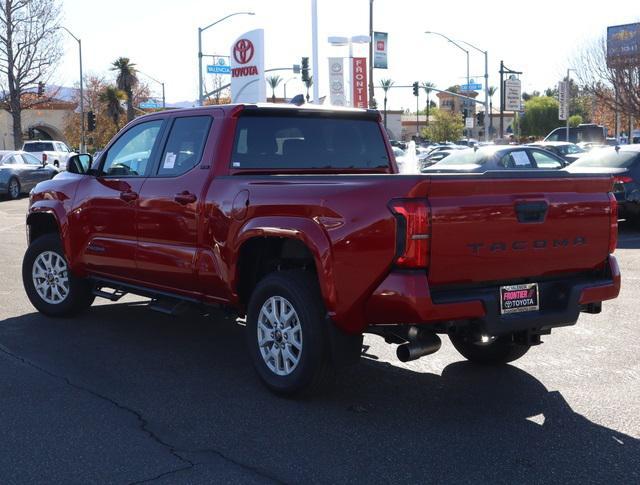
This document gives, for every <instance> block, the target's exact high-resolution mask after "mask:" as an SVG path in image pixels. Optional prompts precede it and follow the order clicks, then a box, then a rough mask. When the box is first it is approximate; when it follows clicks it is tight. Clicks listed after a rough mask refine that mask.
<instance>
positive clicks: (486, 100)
mask: <svg viewBox="0 0 640 485" xmlns="http://www.w3.org/2000/svg"><path fill="white" fill-rule="evenodd" d="M460 42H462V43H463V44H466V45H468V46H469V47H471V48H472V49H475V50H477V51H478V52H480V53H482V54H484V141H489V53H488V52H489V51H483V50H482V49H480V48H479V47H476V46H475V45H473V44H470V43H469V42H465V41H464V40H461V41H460ZM468 76H469V74H468V73H467V77H468ZM468 82H469V81H468V80H467V83H468Z"/></svg>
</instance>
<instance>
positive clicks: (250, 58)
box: [229, 29, 267, 103]
mask: <svg viewBox="0 0 640 485" xmlns="http://www.w3.org/2000/svg"><path fill="white" fill-rule="evenodd" d="M229 58H230V60H231V102H233V103H264V102H265V101H266V100H267V86H266V84H265V79H264V29H256V30H252V31H250V32H246V33H244V34H242V35H241V36H240V37H238V38H237V39H236V41H235V42H234V43H233V44H232V45H231V55H230V56H229Z"/></svg>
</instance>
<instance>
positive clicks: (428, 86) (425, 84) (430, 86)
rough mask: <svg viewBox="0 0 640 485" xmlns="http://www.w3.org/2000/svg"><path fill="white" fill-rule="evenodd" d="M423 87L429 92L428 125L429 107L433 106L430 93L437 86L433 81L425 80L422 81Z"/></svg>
mask: <svg viewBox="0 0 640 485" xmlns="http://www.w3.org/2000/svg"><path fill="white" fill-rule="evenodd" d="M422 87H423V88H424V90H425V91H426V92H427V126H429V108H430V107H431V100H430V99H429V95H430V94H431V88H435V87H436V85H435V84H433V83H432V82H429V81H425V82H423V83H422Z"/></svg>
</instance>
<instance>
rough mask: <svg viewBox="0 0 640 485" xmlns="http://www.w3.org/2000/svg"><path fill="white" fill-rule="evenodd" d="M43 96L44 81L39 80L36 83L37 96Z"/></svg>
mask: <svg viewBox="0 0 640 485" xmlns="http://www.w3.org/2000/svg"><path fill="white" fill-rule="evenodd" d="M43 96H44V83H43V82H42V81H40V82H39V83H38V97H39V98H42V97H43Z"/></svg>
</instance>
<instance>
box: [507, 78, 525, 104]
mask: <svg viewBox="0 0 640 485" xmlns="http://www.w3.org/2000/svg"><path fill="white" fill-rule="evenodd" d="M521 98H522V84H521V83H520V79H507V80H506V81H505V82H504V100H505V103H504V109H505V111H520V105H521V104H522V102H521Z"/></svg>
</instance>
